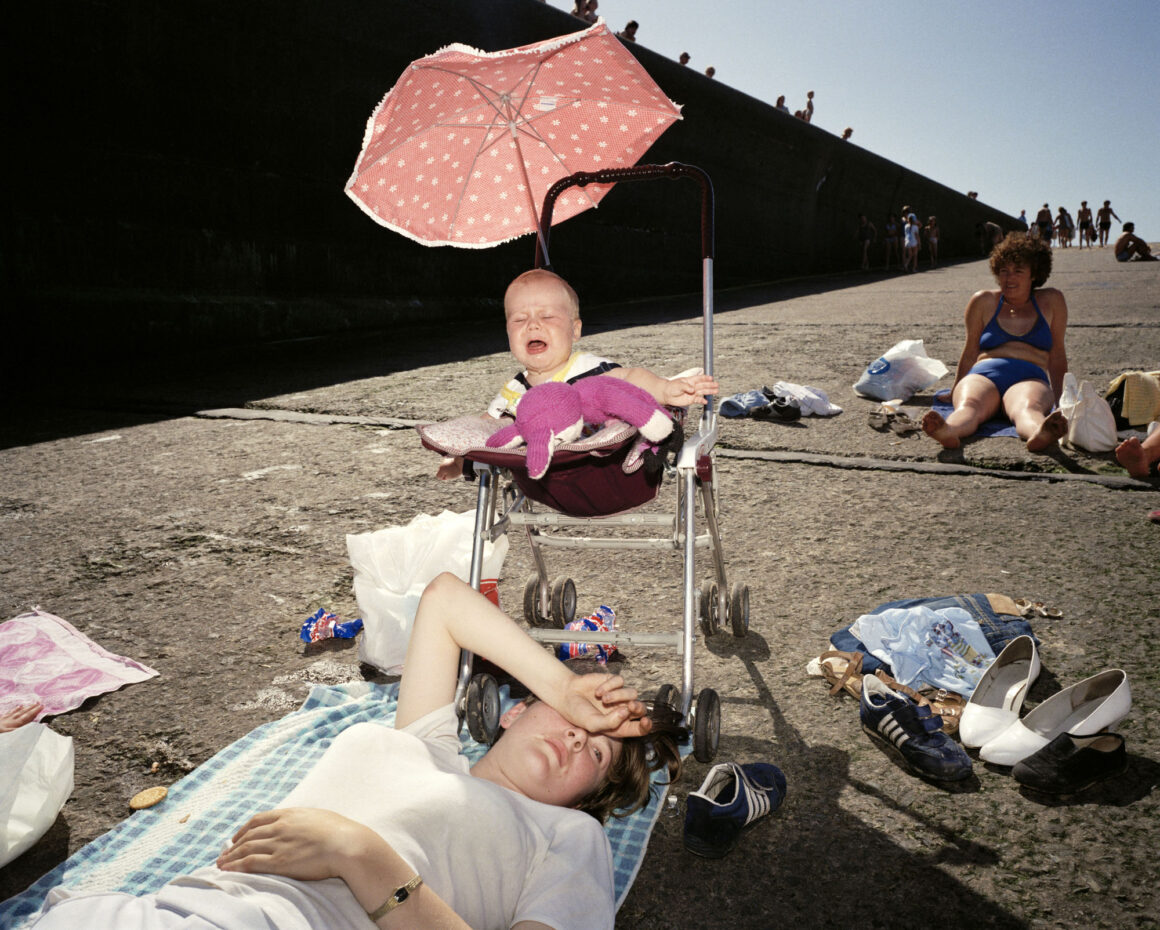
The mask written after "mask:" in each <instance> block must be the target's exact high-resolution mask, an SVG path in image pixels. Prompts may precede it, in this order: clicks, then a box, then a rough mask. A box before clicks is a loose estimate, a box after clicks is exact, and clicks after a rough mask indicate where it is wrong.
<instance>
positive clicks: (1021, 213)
mask: <svg viewBox="0 0 1160 930" xmlns="http://www.w3.org/2000/svg"><path fill="white" fill-rule="evenodd" d="M1019 222H1020V223H1022V224H1023V225H1024V226H1026V225H1027V211H1026V210H1020V211H1019Z"/></svg>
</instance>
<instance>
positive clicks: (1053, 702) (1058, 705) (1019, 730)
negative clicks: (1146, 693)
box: [963, 668, 1132, 765]
mask: <svg viewBox="0 0 1160 930" xmlns="http://www.w3.org/2000/svg"><path fill="white" fill-rule="evenodd" d="M1131 709H1132V689H1131V687H1130V686H1129V685H1128V675H1127V673H1126V672H1124V670H1123V669H1119V668H1113V669H1109V670H1108V671H1106V672H1100V673H1099V674H1098V675H1092V677H1091V678H1085V679H1084V680H1083V681H1081V682H1078V683H1076V684H1074V685H1072V686H1071V687H1070V688H1064V689H1063V690H1062V691H1060V692H1058V693H1057V694H1053V695H1052V696H1051V697H1049V698H1048V699H1047V700H1046V701H1044V702H1043V703H1042V704H1040V705H1039V706H1038V707H1035V708H1033V709H1032V710H1031V711H1029V712H1028V714H1027V716H1026V717H1024V718H1023V719H1022V720H1016V721H1015V722H1014V723H1013V724H1011V726H1009V727H1008V728H1007V729H1006V730H1004V731H1003V732H1002V733H1000V734H999V735H998V736H996V737H995V738H994V739H992V740H989V741H988V742H986V743H984V744H983V747H982V749H980V750H979V758H981V759H982V760H983V761H984V762H993V763H995V764H996V765H1014V764H1015V763H1016V762H1021V761H1023V760H1024V759H1026V758H1027V757H1028V756H1030V755H1031V754H1032V753H1035V752H1038V751H1039V750H1040V749H1042V748H1043V747H1044V746H1046V745H1047V744H1048V743H1050V742H1051V741H1052V740H1053V739H1055V737H1057V736H1059V734H1061V733H1070V734H1072V735H1073V736H1091V735H1092V734H1093V733H1099V732H1100V731H1101V730H1111V729H1113V728H1114V727H1115V725H1116V724H1117V723H1119V722H1120V721H1121V720H1123V719H1124V718H1125V717H1126V716H1128V711H1130V710H1131ZM963 716H966V715H965V714H964V715H963Z"/></svg>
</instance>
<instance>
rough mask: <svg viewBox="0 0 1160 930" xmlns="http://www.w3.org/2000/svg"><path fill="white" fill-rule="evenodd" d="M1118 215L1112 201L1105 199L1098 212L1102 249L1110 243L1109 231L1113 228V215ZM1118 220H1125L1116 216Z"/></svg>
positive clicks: (1097, 220) (1097, 218) (1097, 219)
mask: <svg viewBox="0 0 1160 930" xmlns="http://www.w3.org/2000/svg"><path fill="white" fill-rule="evenodd" d="M1113 216H1116V211H1115V210H1113V209H1112V202H1111V201H1110V200H1105V201H1104V205H1103V206H1102V207H1100V208H1099V210H1098V211H1097V212H1096V222H1097V223H1098V224H1099V227H1100V248H1101V249H1102V248H1103V247H1104V246H1105V245H1107V244H1108V232H1109V231H1110V230H1111V228H1112V217H1113ZM1116 222H1117V223H1120V222H1123V221H1122V220H1121V219H1120V218H1119V217H1118V216H1116Z"/></svg>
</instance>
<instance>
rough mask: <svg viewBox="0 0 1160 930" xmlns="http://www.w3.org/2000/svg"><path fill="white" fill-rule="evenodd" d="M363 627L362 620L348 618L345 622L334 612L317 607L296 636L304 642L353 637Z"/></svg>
mask: <svg viewBox="0 0 1160 930" xmlns="http://www.w3.org/2000/svg"><path fill="white" fill-rule="evenodd" d="M362 628H363V622H362V620H348V621H346V622H345V623H344V622H343V621H342V620H340V619H339V618H338V617H337V616H336V615H335V614H332V613H330V612H329V611H326V610H323V609H322V608H321V607H319V608H318V610H316V611H315V612H314V613H313V614H312V615H311V616H310V617H308V618H307V619H306V622H305V623H303V624H302V631H301V632H300V633H299V634H298V638H299V639H300V640H302V641H303V642H304V643H316V642H318V641H319V640H322V639H331V638H334V639H353V638H354V636H355V634H357V633H358V631H359V630H361V629H362Z"/></svg>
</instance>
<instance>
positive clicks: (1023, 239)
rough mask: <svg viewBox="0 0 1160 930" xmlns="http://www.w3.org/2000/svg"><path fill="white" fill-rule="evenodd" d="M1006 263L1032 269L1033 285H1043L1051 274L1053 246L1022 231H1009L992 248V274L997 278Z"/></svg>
mask: <svg viewBox="0 0 1160 930" xmlns="http://www.w3.org/2000/svg"><path fill="white" fill-rule="evenodd" d="M1004 265H1018V266H1020V267H1023V268H1028V269H1030V271H1031V286H1032V287H1043V285H1044V284H1046V283H1047V279H1048V277H1050V275H1051V246H1049V245H1048V244H1047V243H1046V242H1044V241H1043V240H1042V239H1035V238H1033V237H1032V236H1029V235H1027V234H1026V233H1022V232H1009V233H1007V237H1006V238H1005V239H1004V240H1003V241H1002V242H1000V243H999V244H998V245H997V246H995V248H993V249H992V250H991V274H993V275H994V276H995V277H996V279H997V278H998V277H999V269H1000V268H1002V267H1003V266H1004Z"/></svg>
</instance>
